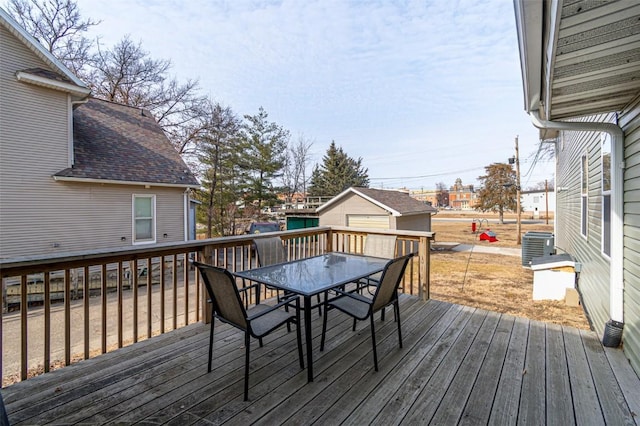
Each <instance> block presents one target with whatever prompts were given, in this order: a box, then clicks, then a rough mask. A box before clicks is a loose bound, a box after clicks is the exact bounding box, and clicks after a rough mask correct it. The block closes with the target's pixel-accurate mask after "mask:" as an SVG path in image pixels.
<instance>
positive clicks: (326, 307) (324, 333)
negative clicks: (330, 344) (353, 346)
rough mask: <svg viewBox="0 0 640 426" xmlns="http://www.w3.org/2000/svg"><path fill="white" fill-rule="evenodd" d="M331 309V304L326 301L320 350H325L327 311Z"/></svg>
mask: <svg viewBox="0 0 640 426" xmlns="http://www.w3.org/2000/svg"><path fill="white" fill-rule="evenodd" d="M328 310H329V306H328V304H327V302H326V301H325V302H324V315H323V316H322V338H321V339H320V351H321V352H322V351H323V350H324V338H325V335H326V334H327V311H328Z"/></svg>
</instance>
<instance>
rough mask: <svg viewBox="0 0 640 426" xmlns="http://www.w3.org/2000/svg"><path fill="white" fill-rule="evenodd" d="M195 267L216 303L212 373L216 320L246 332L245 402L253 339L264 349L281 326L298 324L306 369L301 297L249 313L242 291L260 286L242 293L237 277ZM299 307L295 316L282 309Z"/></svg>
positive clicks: (210, 338) (247, 391)
mask: <svg viewBox="0 0 640 426" xmlns="http://www.w3.org/2000/svg"><path fill="white" fill-rule="evenodd" d="M193 264H194V265H195V266H196V267H197V268H198V270H199V271H200V275H201V276H202V280H203V281H204V284H205V288H206V289H207V293H208V295H209V299H210V302H211V303H212V308H213V309H212V310H211V332H210V335H209V365H208V371H209V372H210V371H211V364H212V357H213V331H214V320H215V318H217V319H219V320H220V321H222V322H225V323H227V324H230V325H232V326H234V327H236V328H239V329H240V330H242V331H244V345H245V363H244V400H245V401H246V400H248V399H249V352H250V340H251V339H250V338H251V337H254V338H257V339H258V340H259V342H260V346H262V338H263V337H264V336H266V335H267V334H269V333H271V332H272V331H274V330H276V329H278V328H279V327H280V326H282V325H284V324H287V325H290V324H292V323H293V324H296V332H297V336H296V337H297V339H298V358H299V359H300V368H304V361H303V359H302V334H301V332H300V309H299V303H300V302H299V300H298V297H291V298H287V299H286V300H283V301H281V302H280V303H278V304H276V305H272V306H271V305H264V304H259V303H258V304H256V305H254V306H252V307H251V308H249V309H245V307H244V304H243V303H242V299H241V297H240V292H241V291H250V289H251V288H257V287H258V285H257V284H254V285H250V286H247V287H245V288H243V289H238V287H237V286H236V282H235V278H234V276H233V275H232V274H231V273H230V272H229V271H227V270H226V269H222V268H218V267H215V266H211V265H206V264H203V263H199V262H193ZM290 303H291V304H295V306H296V309H295V312H294V313H288V312H285V311H284V310H282V309H280V308H281V307H282V306H285V305H287V304H290Z"/></svg>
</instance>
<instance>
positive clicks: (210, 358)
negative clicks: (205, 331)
mask: <svg viewBox="0 0 640 426" xmlns="http://www.w3.org/2000/svg"><path fill="white" fill-rule="evenodd" d="M214 322H215V319H214V318H213V315H211V328H210V329H209V366H208V368H207V371H208V372H209V373H210V372H211V362H212V358H213V323H214Z"/></svg>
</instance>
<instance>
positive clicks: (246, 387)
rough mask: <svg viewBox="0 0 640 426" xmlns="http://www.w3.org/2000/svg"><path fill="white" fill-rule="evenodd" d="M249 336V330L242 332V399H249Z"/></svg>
mask: <svg viewBox="0 0 640 426" xmlns="http://www.w3.org/2000/svg"><path fill="white" fill-rule="evenodd" d="M250 339H251V337H250V336H249V331H245V333H244V346H245V358H244V400H245V401H247V400H248V399H249V350H250V348H249V345H250V344H251V342H250Z"/></svg>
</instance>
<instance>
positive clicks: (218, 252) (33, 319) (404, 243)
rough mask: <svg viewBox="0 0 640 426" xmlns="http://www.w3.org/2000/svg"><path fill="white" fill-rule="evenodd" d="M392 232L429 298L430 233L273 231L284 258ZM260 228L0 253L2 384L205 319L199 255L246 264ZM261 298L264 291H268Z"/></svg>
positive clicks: (233, 266) (410, 287)
mask: <svg viewBox="0 0 640 426" xmlns="http://www.w3.org/2000/svg"><path fill="white" fill-rule="evenodd" d="M371 233H381V234H393V235H397V237H398V240H397V241H398V242H397V253H398V255H402V254H405V253H409V252H418V256H417V257H416V258H414V261H413V262H412V264H411V265H410V266H409V267H408V268H407V273H406V275H405V279H404V282H403V285H402V291H404V292H406V293H409V294H417V295H419V296H421V297H422V298H424V299H427V298H428V297H429V250H430V240H431V239H432V238H433V234H432V233H430V232H414V231H383V230H380V231H377V230H372V229H354V228H347V227H315V228H306V229H298V230H292V231H284V232H279V233H272V234H269V235H270V236H273V235H279V236H280V237H281V238H282V239H283V240H284V241H285V245H286V247H287V249H288V253H289V258H290V259H299V258H304V257H309V256H314V255H318V254H322V253H325V252H328V251H341V252H352V253H360V252H362V247H363V246H364V240H365V238H366V236H367V235H368V234H371ZM260 237H261V236H259V235H241V236H232V237H223V238H213V239H206V240H196V241H189V242H182V243H169V244H159V245H153V246H149V247H135V248H127V249H117V250H95V251H91V252H82V253H67V254H55V255H50V256H34V257H28V258H20V259H4V260H0V275H1V277H2V284H3V285H2V295H1V299H0V304H1V306H2V321H0V376H1V377H2V380H3V386H4V385H7V384H9V383H12V382H15V381H19V380H25V379H27V378H28V377H31V376H34V375H38V374H41V373H44V372H48V371H50V370H51V369H53V368H60V367H63V366H66V365H69V364H71V363H73V362H76V361H78V360H82V359H88V358H90V357H93V356H95V355H98V354H101V353H106V352H109V351H111V350H113V349H116V348H122V347H123V346H127V345H129V344H133V343H135V342H138V341H140V340H144V339H148V338H150V337H152V336H154V335H157V334H162V333H165V332H167V331H171V330H175V329H177V328H179V327H183V326H185V325H188V324H191V323H194V322H197V321H201V320H206V318H207V316H206V315H205V314H204V312H206V310H207V303H206V300H205V298H204V297H203V289H202V286H201V283H200V279H199V278H200V277H199V276H198V275H197V274H196V273H195V271H194V269H193V268H192V267H190V266H189V262H188V261H189V260H193V259H199V260H201V261H204V262H207V263H211V264H214V265H217V266H221V267H225V268H227V269H229V270H231V271H239V270H244V269H248V268H252V267H255V266H256V265H257V259H256V256H255V253H254V251H253V249H252V242H253V240H254V238H260ZM263 291H265V292H266V293H265V294H264V295H263V296H262V297H266V298H268V297H270V296H272V295H271V294H269V293H268V290H267V289H264V290H263Z"/></svg>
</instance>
